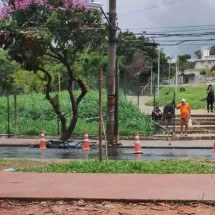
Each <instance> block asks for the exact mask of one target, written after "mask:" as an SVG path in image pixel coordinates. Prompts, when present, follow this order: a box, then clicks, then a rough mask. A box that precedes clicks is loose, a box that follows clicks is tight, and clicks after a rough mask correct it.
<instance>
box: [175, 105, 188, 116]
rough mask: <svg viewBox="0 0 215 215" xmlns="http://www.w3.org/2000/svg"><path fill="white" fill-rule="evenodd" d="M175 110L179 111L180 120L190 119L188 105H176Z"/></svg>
mask: <svg viewBox="0 0 215 215" xmlns="http://www.w3.org/2000/svg"><path fill="white" fill-rule="evenodd" d="M176 108H177V109H180V111H181V119H189V118H190V104H189V103H186V104H178V105H177V106H176Z"/></svg>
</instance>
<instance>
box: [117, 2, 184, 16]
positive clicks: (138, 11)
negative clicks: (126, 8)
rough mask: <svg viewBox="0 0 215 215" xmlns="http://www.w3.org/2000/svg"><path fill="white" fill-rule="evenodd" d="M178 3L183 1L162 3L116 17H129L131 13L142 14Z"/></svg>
mask: <svg viewBox="0 0 215 215" xmlns="http://www.w3.org/2000/svg"><path fill="white" fill-rule="evenodd" d="M180 1H184V0H176V1H171V2H166V3H163V4H159V5H155V6H152V7H148V8H145V9H142V10H136V11H133V12H129V13H124V14H121V15H119V16H118V17H121V16H126V15H130V14H133V13H140V12H143V11H146V10H152V9H155V8H158V7H162V6H165V5H169V4H174V3H176V2H180Z"/></svg>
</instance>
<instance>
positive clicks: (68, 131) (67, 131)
mask: <svg viewBox="0 0 215 215" xmlns="http://www.w3.org/2000/svg"><path fill="white" fill-rule="evenodd" d="M67 69H68V72H69V75H70V79H69V84H68V89H67V90H68V93H69V96H70V101H71V106H72V119H71V122H70V124H69V126H68V128H67V127H66V121H67V119H66V117H65V116H64V115H63V113H62V112H61V110H60V104H59V101H58V99H56V98H51V96H50V91H51V82H52V76H51V74H49V72H47V71H46V70H45V69H44V68H39V70H41V71H42V72H44V73H45V75H46V77H47V79H48V80H47V88H46V99H47V100H48V101H49V102H50V104H51V105H52V107H53V109H54V111H55V113H56V114H57V116H58V118H59V119H60V122H61V137H60V140H62V141H68V139H69V138H70V137H71V135H72V134H73V131H74V129H75V126H76V124H77V121H78V106H79V104H80V102H81V100H82V99H83V98H84V96H85V95H86V93H87V91H88V86H87V85H86V83H85V82H84V81H83V80H81V79H79V78H78V79H77V80H76V81H77V83H78V84H79V86H80V88H81V94H80V95H79V96H78V98H77V99H76V100H75V96H74V94H73V89H72V85H73V76H72V71H71V70H70V67H69V66H67Z"/></svg>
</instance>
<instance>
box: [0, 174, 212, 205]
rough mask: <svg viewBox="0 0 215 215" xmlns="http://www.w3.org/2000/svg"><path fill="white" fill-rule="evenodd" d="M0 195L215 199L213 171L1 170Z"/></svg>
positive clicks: (19, 196)
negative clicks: (172, 173) (80, 172)
mask: <svg viewBox="0 0 215 215" xmlns="http://www.w3.org/2000/svg"><path fill="white" fill-rule="evenodd" d="M0 181H1V183H0V199H19V200H51V199H52V200H72V199H85V200H112V201H154V200H157V201H215V175H182V174H179V175H144V174H69V173H68V174H61V173H8V172H0Z"/></svg>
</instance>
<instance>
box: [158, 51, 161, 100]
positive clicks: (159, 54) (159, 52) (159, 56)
mask: <svg viewBox="0 0 215 215" xmlns="http://www.w3.org/2000/svg"><path fill="white" fill-rule="evenodd" d="M160 58H161V50H160V49H158V98H159V97H160V61H161V60H160Z"/></svg>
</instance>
